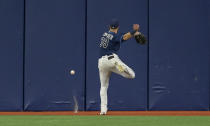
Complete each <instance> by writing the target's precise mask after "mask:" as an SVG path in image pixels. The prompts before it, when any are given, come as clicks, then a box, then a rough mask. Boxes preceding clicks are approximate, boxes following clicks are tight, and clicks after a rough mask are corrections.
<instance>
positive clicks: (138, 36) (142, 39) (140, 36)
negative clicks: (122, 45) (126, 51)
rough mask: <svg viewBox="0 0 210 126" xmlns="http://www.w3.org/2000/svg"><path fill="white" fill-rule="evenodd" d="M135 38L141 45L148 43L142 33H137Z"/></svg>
mask: <svg viewBox="0 0 210 126" xmlns="http://www.w3.org/2000/svg"><path fill="white" fill-rule="evenodd" d="M134 38H135V40H136V42H137V43H138V44H141V45H145V44H146V42H147V40H146V37H145V36H144V35H143V34H142V33H140V32H136V33H135V34H134Z"/></svg>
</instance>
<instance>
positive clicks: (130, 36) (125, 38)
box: [123, 24, 139, 41]
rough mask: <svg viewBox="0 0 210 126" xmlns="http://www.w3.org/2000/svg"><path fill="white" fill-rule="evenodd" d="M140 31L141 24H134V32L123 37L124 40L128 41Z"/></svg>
mask: <svg viewBox="0 0 210 126" xmlns="http://www.w3.org/2000/svg"><path fill="white" fill-rule="evenodd" d="M138 30H139V24H133V31H131V32H128V33H126V34H124V35H123V40H125V41H126V40H128V39H130V38H132V37H133V36H134V34H135V33H136V32H137V31H138Z"/></svg>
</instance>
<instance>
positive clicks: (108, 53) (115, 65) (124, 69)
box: [98, 19, 140, 115]
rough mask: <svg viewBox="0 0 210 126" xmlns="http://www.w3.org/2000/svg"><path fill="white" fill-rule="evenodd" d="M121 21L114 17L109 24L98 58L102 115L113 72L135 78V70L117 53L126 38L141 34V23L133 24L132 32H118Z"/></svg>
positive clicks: (104, 112)
mask: <svg viewBox="0 0 210 126" xmlns="http://www.w3.org/2000/svg"><path fill="white" fill-rule="evenodd" d="M118 30H119V21H118V20H116V19H113V20H112V21H111V22H110V24H109V31H107V32H104V33H103V35H102V37H101V41H100V58H99V60H98V68H99V75H100V82H101V89H100V98H101V112H100V115H106V113H107V109H108V108H107V102H108V100H107V90H108V86H109V78H110V76H111V73H112V72H114V73H117V74H119V75H121V76H123V77H125V78H129V79H133V78H135V73H134V71H133V70H132V69H131V68H130V67H128V66H127V65H126V64H125V63H123V62H122V61H121V60H120V58H119V57H118V55H117V52H118V50H119V49H120V46H121V44H122V43H124V42H125V41H126V40H128V39H130V38H132V37H134V36H136V35H140V32H138V30H139V24H133V29H132V31H131V32H128V33H126V34H121V33H118Z"/></svg>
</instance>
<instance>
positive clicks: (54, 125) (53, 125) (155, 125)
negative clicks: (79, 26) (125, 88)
mask: <svg viewBox="0 0 210 126" xmlns="http://www.w3.org/2000/svg"><path fill="white" fill-rule="evenodd" d="M0 126H210V117H209V116H33V115H30V116H0Z"/></svg>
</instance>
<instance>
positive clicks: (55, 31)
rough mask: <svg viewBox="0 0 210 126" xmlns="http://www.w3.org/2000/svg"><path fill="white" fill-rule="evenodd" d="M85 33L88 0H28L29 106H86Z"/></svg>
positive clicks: (26, 93) (26, 83)
mask: <svg viewBox="0 0 210 126" xmlns="http://www.w3.org/2000/svg"><path fill="white" fill-rule="evenodd" d="M84 36H85V1H84V0H27V1H26V54H25V55H26V63H25V65H26V66H25V69H26V70H25V106H24V108H25V110H45V111H46V110H74V109H77V106H78V108H79V110H83V109H84V89H85V88H84V85H85V80H84V77H85V72H84V71H85V37H84ZM72 69H73V70H75V71H76V74H75V75H74V76H72V75H70V74H69V71H70V70H72Z"/></svg>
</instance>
